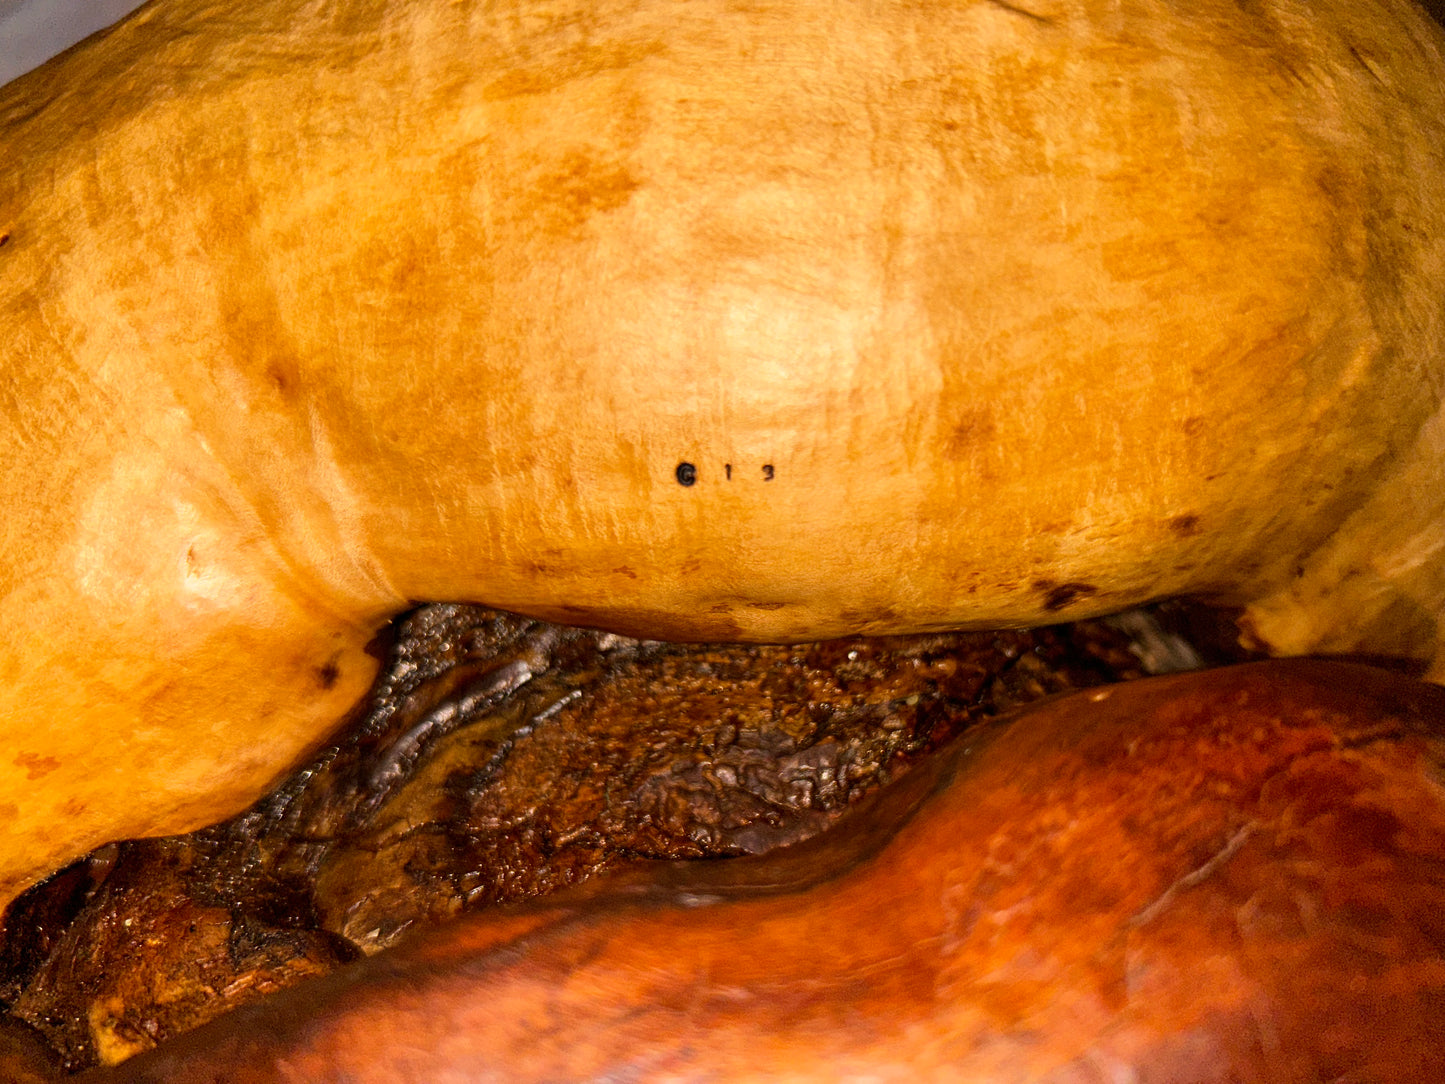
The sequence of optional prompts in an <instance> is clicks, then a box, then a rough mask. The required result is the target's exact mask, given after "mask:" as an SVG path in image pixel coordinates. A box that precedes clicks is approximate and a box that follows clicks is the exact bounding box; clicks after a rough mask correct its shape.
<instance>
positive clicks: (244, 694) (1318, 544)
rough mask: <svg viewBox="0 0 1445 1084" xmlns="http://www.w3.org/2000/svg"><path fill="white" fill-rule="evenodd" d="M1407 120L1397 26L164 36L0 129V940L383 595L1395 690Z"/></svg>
mask: <svg viewBox="0 0 1445 1084" xmlns="http://www.w3.org/2000/svg"><path fill="white" fill-rule="evenodd" d="M1442 74H1445V60H1442V38H1441V35H1440V32H1439V30H1438V28H1436V27H1434V26H1433V25H1432V24H1431V23H1430V22H1429V21H1428V20H1427V19H1426V17H1425V16H1424V14H1423V13H1422V12H1421V11H1420V10H1419V9H1418V8H1416V7H1415V6H1413V5H1412V4H1411V3H1410V2H1409V0H1368V2H1362V0H1348V2H1347V0H1328V2H1325V0H1322V2H1319V3H1314V4H1310V5H1308V6H1307V7H1306V6H1305V5H1303V4H1298V3H1293V2H1289V0H1268V2H1265V3H1260V4H1251V5H1239V4H1235V3H1230V2H1225V0H1207V2H1201V3H1192V4H1188V5H1183V4H1177V3H1171V2H1166V0H1128V2H1124V3H1115V2H1093V0H1088V2H1086V0H1040V2H1039V3H1037V4H1033V5H1019V4H1006V3H991V2H986V0H977V2H970V0H929V2H925V3H903V2H885V3H878V4H867V5H853V4H845V5H839V4H837V3H833V2H824V0H805V2H797V0H779V2H763V3H756V4H731V3H726V2H723V0H695V2H686V3H677V2H671V0H667V2H664V0H600V2H599V0H573V2H568V0H512V2H507V3H480V2H476V3H473V2H463V3H453V2H451V0H420V2H416V3H405V4H402V3H393V2H383V0H344V2H342V3H329V2H328V3H322V2H297V0H263V2H247V3H234V2H229V0H227V2H218V0H157V2H156V3H153V4H151V5H149V6H147V7H146V8H145V9H144V10H142V11H141V12H140V13H139V14H137V15H136V16H135V17H133V18H132V19H130V20H128V21H127V22H126V23H124V24H123V25H122V26H121V27H120V28H118V29H116V30H114V31H113V32H110V33H108V34H106V35H104V36H103V37H101V38H99V39H94V40H92V41H91V42H89V43H87V44H85V45H84V46H82V47H81V48H79V49H77V50H75V51H73V52H71V53H68V54H66V55H65V56H63V57H61V58H58V59H57V60H56V61H55V62H53V63H51V64H49V65H47V66H45V67H44V68H42V69H40V70H38V71H36V72H34V73H31V74H30V75H28V76H25V77H23V78H22V79H20V80H18V81H17V82H15V83H13V84H11V85H10V86H8V87H6V88H5V89H4V90H3V91H0V158H3V160H4V161H5V163H6V168H5V169H4V170H3V171H0V238H3V239H4V243H3V245H0V283H3V287H0V289H3V293H0V350H3V355H0V357H3V367H0V424H3V426H4V427H5V429H4V456H3V459H0V471H3V473H0V513H3V515H0V523H3V527H0V532H3V533H0V543H3V550H0V621H3V624H4V627H5V629H6V630H7V634H6V638H5V643H4V647H3V654H0V750H3V755H0V796H3V797H0V821H3V822H4V824H5V825H6V831H5V833H4V835H3V838H0V898H4V897H8V896H9V895H11V894H13V892H14V891H15V890H16V889H17V888H18V887H19V886H20V885H21V884H23V883H24V882H25V881H27V880H29V879H32V878H33V877H35V876H37V875H39V874H41V873H43V872H44V871H46V870H47V869H50V868H53V867H54V866H56V865H58V864H60V863H62V862H63V861H65V860H67V859H69V858H71V857H73V856H74V855H76V854H78V853H81V852H83V851H84V850H86V849H88V848H89V847H91V846H93V845H95V844H97V843H99V842H101V841H103V840H105V839H110V838H115V837H117V836H122V835H134V834H142V833H156V832H165V831H172V830H178V829H181V828H187V827H192V826H194V825H196V824H198V823H203V822H205V821H208V820H211V819H214V818H216V817H218V816H221V815H223V814H227V813H230V812H234V811H235V810H236V809H237V808H239V807H240V806H242V805H244V804H245V803H246V802H247V801H249V800H251V799H252V798H254V797H255V796H256V795H257V794H258V793H260V792H261V791H262V790H263V789H264V787H265V786H266V785H267V784H269V783H270V782H272V781H273V780H274V779H275V778H276V777H277V776H278V775H279V774H280V773H281V772H283V771H284V770H285V769H286V768H287V767H288V766H290V765H291V764H293V763H295V761H296V760H297V759H298V758H299V757H300V756H301V755H303V754H304V752H305V751H306V750H307V749H308V748H310V747H312V746H314V745H315V743H316V742H318V741H319V740H320V738H321V736H322V735H323V734H324V733H325V732H326V731H327V730H329V729H330V728H331V727H333V726H334V725H335V723H336V722H337V720H338V719H339V718H340V717H341V716H342V715H343V714H344V712H345V710H346V709H347V707H348V706H349V705H350V704H351V703H353V702H354V701H355V699H356V698H357V697H358V696H359V695H360V693H361V692H362V690H363V689H364V688H365V686H366V684H367V682H368V680H369V678H370V676H371V674H372V673H373V672H374V667H375V664H374V660H372V659H371V658H370V657H369V656H368V655H367V654H366V653H365V651H364V647H365V645H366V643H367V642H368V640H369V638H370V637H371V636H372V635H373V633H374V632H375V631H376V629H377V628H378V627H379V625H380V624H381V623H382V622H383V621H384V620H385V619H386V618H388V617H389V616H391V615H393V614H395V613H396V612H398V611H400V610H402V609H404V608H405V607H406V606H407V605H408V604H409V603H410V602H412V601H415V600H424V599H471V600H478V601H482V602H486V603H489V604H493V605H499V606H503V607H506V608H509V609H514V610H518V611H522V612H528V613H531V614H534V615H540V616H546V617H549V618H555V619H561V620H565V621H568V622H570V623H574V624H589V623H590V624H596V625H600V626H605V627H609V628H613V629H617V630H621V631H625V632H629V633H633V634H640V635H645V636H651V637H663V638H669V639H727V638H743V639H763V640H766V639H784V640H797V639H812V638H817V637H821V636H827V635H832V634H840V633H844V632H854V631H874V632H882V631H905V630H928V629H931V628H937V627H994V626H997V625H1000V624H1028V623H1038V622H1043V621H1054V620H1060V619H1064V618H1068V617H1075V616H1083V615H1086V614H1088V613H1098V612H1104V611H1108V610H1114V609H1119V608H1122V607H1125V606H1127V605H1130V604H1133V603H1136V602H1139V601H1141V600H1144V599H1148V598H1156V597H1160V596H1166V595H1171V594H1177V593H1195V594H1203V595H1210V596H1213V597H1216V598H1219V599H1221V600H1226V601H1232V602H1235V603H1250V604H1253V609H1252V611H1251V618H1250V620H1251V627H1252V628H1253V629H1254V630H1255V632H1256V633H1257V634H1258V635H1259V636H1260V637H1261V638H1262V639H1263V640H1264V641H1266V642H1268V643H1269V644H1271V645H1272V646H1273V647H1275V648H1277V649H1280V650H1285V651H1299V650H1308V649H1310V648H1315V647H1322V648H1324V649H1327V650H1338V649H1351V648H1357V647H1362V648H1365V649H1368V650H1371V651H1384V652H1395V653H1404V654H1414V655H1418V656H1420V657H1423V658H1427V659H1428V658H1431V657H1433V656H1434V654H1435V652H1436V645H1437V644H1438V643H1439V638H1438V629H1437V624H1438V619H1439V616H1440V610H1441V600H1442V598H1445V571H1442V561H1441V549H1442V543H1441V538H1440V531H1439V526H1438V525H1439V523H1440V522H1441V512H1442V502H1445V479H1442V477H1441V456H1440V454H1439V453H1440V449H1441V446H1442V444H1445V426H1442V424H1441V423H1440V421H1439V420H1438V416H1439V410H1438V403H1439V397H1440V396H1439V392H1440V387H1441V381H1442V369H1441V365H1442V344H1445V315H1442V311H1441V305H1440V301H1439V283H1440V282H1441V281H1442V280H1445V164H1442V155H1445V150H1442V148H1445V129H1442V125H1445V120H1442V118H1445V78H1442ZM688 482H690V483H691V484H684V483H688ZM11 630H13V631H11Z"/></svg>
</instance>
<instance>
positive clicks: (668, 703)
mask: <svg viewBox="0 0 1445 1084" xmlns="http://www.w3.org/2000/svg"><path fill="white" fill-rule="evenodd" d="M1161 642H1165V641H1162V640H1161ZM1140 646H1142V644H1141V642H1140V641H1139V640H1138V639H1137V638H1136V640H1135V642H1134V643H1133V644H1132V645H1131V644H1129V642H1128V641H1126V640H1125V639H1124V638H1123V637H1122V636H1120V635H1119V634H1117V633H1114V632H1112V631H1111V630H1110V629H1109V628H1106V627H1105V626H1103V625H1102V624H1100V623H1097V622H1084V623H1080V624H1078V625H1075V626H1069V627H1064V628H1055V629H1042V630H1036V631H1033V632H1017V631H1014V632H997V633H947V634H934V635H929V636H911V637H891V638H876V637H875V638H867V639H863V638H855V639H851V640H843V641H830V642H825V643H815V644H801V645H795V646H791V647H782V646H768V647H763V646H747V645H712V646H686V645H677V644H663V643H657V642H639V641H635V640H628V639H626V638H624V637H618V636H615V635H611V634H603V633H596V632H590V631H587V630H580V629H569V628H562V627H558V626H554V625H547V624H543V623H539V622H536V621H532V620H530V619H526V618H520V617H516V616H514V615H508V614H499V613H495V612H491V611H484V610H478V609H477V608H475V607H464V606H431V607H426V608H423V609H422V610H420V611H418V612H417V613H415V614H414V615H412V616H411V617H409V618H408V619H407V620H406V621H404V622H402V623H401V624H400V626H399V628H398V629H397V630H396V635H395V640H394V642H393V644H392V645H391V647H390V649H389V651H388V653H387V662H386V665H385V666H384V669H383V676H382V678H381V679H380V681H379V682H378V685H377V687H376V688H374V689H373V690H372V693H371V695H370V696H369V697H368V702H367V707H366V710H365V711H364V712H363V713H361V714H360V716H359V717H358V718H357V719H355V720H353V722H352V724H351V726H350V727H349V729H348V730H347V731H346V732H344V733H343V734H341V735H338V737H337V738H336V739H335V741H334V743H333V744H332V745H331V746H330V747H328V748H327V749H326V750H325V751H324V752H323V753H322V754H320V755H319V756H318V757H317V758H316V759H315V760H314V761H313V762H312V763H310V764H308V765H306V766H304V767H303V768H302V769H301V770H300V771H298V772H297V773H296V774H295V775H294V776H293V777H291V778H290V779H288V780H287V781H286V782H285V783H283V784H282V785H281V786H280V787H279V788H278V789H277V790H276V791H274V792H273V793H272V794H270V795H269V796H267V797H266V798H265V799H264V800H263V801H261V802H259V803H258V804H257V805H256V806H254V807H253V808H252V809H250V810H248V811H247V812H245V813H244V814H242V815H241V816H240V817H238V818H236V819H235V820H233V821H230V822H227V823H224V824H220V825H217V826H214V827H212V828H208V829H206V830H203V831H200V832H196V833H193V834H191V835H189V836H183V837H173V838H168V839H157V840H135V841H129V842H126V843H123V844H120V845H112V846H109V847H106V848H102V849H101V850H100V851H98V852H96V853H95V854H92V855H90V856H88V857H87V858H86V859H85V860H83V861H81V862H79V863H77V864H75V865H72V866H71V867H68V868H67V869H66V870H64V871H62V872H61V873H60V874H58V875H56V876H55V877H54V878H51V879H50V880H49V881H47V882H46V883H44V884H42V885H40V886H37V887H36V888H34V889H32V890H30V891H28V892H26V893H24V894H23V895H22V896H21V897H20V898H19V899H18V900H17V901H16V903H15V904H14V905H13V906H12V907H11V908H10V910H9V911H8V912H7V913H5V914H4V916H3V919H0V1008H3V1009H5V1010H7V1011H8V1013H10V1014H13V1018H15V1019H16V1020H19V1021H23V1022H25V1023H27V1024H29V1025H31V1026H33V1027H35V1028H37V1029H39V1031H40V1033H41V1034H42V1035H43V1036H44V1037H45V1039H46V1040H47V1041H48V1042H49V1044H50V1045H52V1046H53V1048H54V1049H55V1050H56V1051H57V1052H58V1053H59V1055H60V1057H61V1062H62V1064H63V1065H64V1066H65V1067H66V1068H68V1069H72V1070H78V1069H82V1068H86V1067H89V1066H92V1065H94V1064H96V1062H97V1060H99V1061H101V1062H103V1063H106V1064H113V1063H115V1062H118V1061H120V1060H122V1059H123V1058H125V1057H128V1056H130V1055H133V1054H135V1053H137V1052H138V1051H143V1050H147V1049H150V1048H151V1047H153V1046H154V1045H155V1044H156V1043H158V1042H161V1043H163V1042H165V1041H167V1040H168V1039H171V1038H174V1037H175V1036H176V1035H179V1034H181V1033H182V1032H184V1031H187V1030H189V1029H191V1028H194V1027H197V1026H199V1025H200V1024H202V1023H205V1022H206V1021H208V1020H210V1019H212V1018H214V1017H215V1016H217V1015H219V1014H221V1013H223V1012H225V1011H227V1010H228V1009H231V1008H234V1007H235V1006H236V1005H238V1004H243V1003H245V1002H247V1001H250V1000H254V999H255V998H256V997H258V996H261V995H263V994H265V993H268V992H274V991H275V990H278V989H282V988H285V987H287V986H291V985H294V984H295V983H297V982H300V981H302V980H304V979H306V978H307V977H311V976H315V975H318V974H324V973H326V972H328V971H330V970H332V969H334V968H335V967H337V966H338V965H340V964H342V963H344V962H347V961H349V960H352V959H355V958H356V957H358V956H359V955H361V954H363V953H374V952H376V951H378V950H380V949H383V948H385V947H386V946H388V945H390V944H393V943H394V942H396V941H397V940H398V938H400V937H402V936H404V935H417V934H419V933H420V931H422V930H424V929H426V928H427V927H429V926H431V925H434V924H435V923H436V922H437V921H438V920H440V919H442V918H445V917H449V916H455V915H457V914H460V913H462V912H463V911H470V912H475V911H477V910H479V909H483V908H486V907H489V906H493V905H495V904H498V903H504V902H508V901H514V900H521V899H527V898H534V897H538V896H541V895H545V894H547V893H550V892H553V891H556V890H558V889H561V888H565V887H567V886H569V885H575V884H578V883H580V882H582V881H585V880H586V879H588V878H589V877H592V876H594V875H596V874H598V873H601V872H607V871H616V870H619V869H625V868H627V867H628V866H631V865H637V864H638V863H640V862H646V861H651V860H658V859H683V858H698V857H710V858H722V857H728V856H737V855H744V854H752V853H758V852H762V851H765V850H768V849H770V848H773V847H777V846H781V845H782V844H785V843H788V842H795V841H797V840H800V839H804V838H807V837H808V836H810V835H813V834H816V833H817V832H819V831H821V830H823V829H824V828H826V827H827V826H828V825H829V824H831V823H833V822H834V821H836V820H837V819H838V818H839V817H840V816H842V815H843V814H844V813H845V812H846V810H847V809H848V808H849V807H850V806H851V805H853V804H855V803H856V802H858V801H859V800H860V799H862V798H864V797H865V796H867V795H868V794H869V793H871V792H873V791H876V790H877V789H878V788H879V787H880V786H881V785H883V784H885V783H887V782H888V781H889V780H890V779H893V778H896V777H897V776H899V775H900V774H901V773H902V772H904V771H905V770H907V769H908V766H909V765H910V764H912V763H914V762H915V761H916V760H917V759H918V758H919V757H920V756H925V755H927V754H928V753H929V752H930V751H931V750H933V749H936V748H937V747H939V746H940V745H942V744H944V743H946V742H947V741H948V740H949V739H950V738H952V737H954V736H956V735H957V734H959V733H962V732H964V731H965V730H967V729H968V728H970V727H972V726H975V725H977V724H978V723H979V722H980V721H981V720H983V719H985V718H988V717H990V716H993V715H996V714H998V713H999V712H1002V711H1006V710H1008V709H1009V708H1011V707H1014V706H1017V705H1018V704H1020V703H1025V702H1028V701H1031V700H1036V699H1038V698H1040V697H1043V696H1046V695H1049V694H1052V693H1058V692H1062V691H1067V690H1070V689H1076V688H1081V687H1085V686H1090V685H1097V684H1100V683H1101V682H1104V681H1112V680H1118V679H1121V678H1127V677H1131V676H1138V675H1139V673H1140V670H1139V660H1138V659H1136V658H1135V655H1134V654H1133V652H1132V651H1131V650H1128V649H1127V648H1129V647H1133V649H1134V650H1138V649H1139V647H1140ZM3 1020H4V1016H0V1021H3ZM3 1049H4V1046H3V1044H0V1050H3ZM0 1079H3V1077H0Z"/></svg>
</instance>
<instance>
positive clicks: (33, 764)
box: [14, 753, 60, 779]
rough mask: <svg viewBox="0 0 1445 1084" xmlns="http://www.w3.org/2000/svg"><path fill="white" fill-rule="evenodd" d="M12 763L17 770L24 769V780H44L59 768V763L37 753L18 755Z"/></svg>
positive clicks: (52, 758)
mask: <svg viewBox="0 0 1445 1084" xmlns="http://www.w3.org/2000/svg"><path fill="white" fill-rule="evenodd" d="M14 763H15V766H16V767H17V768H24V769H25V778H26V779H44V778H45V777H46V776H47V775H49V774H50V773H51V772H53V771H55V769H56V768H58V767H60V761H58V760H56V759H55V758H54V757H47V756H41V755H40V754H39V753H20V754H19V755H18V756H16V758H15V761H14Z"/></svg>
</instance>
